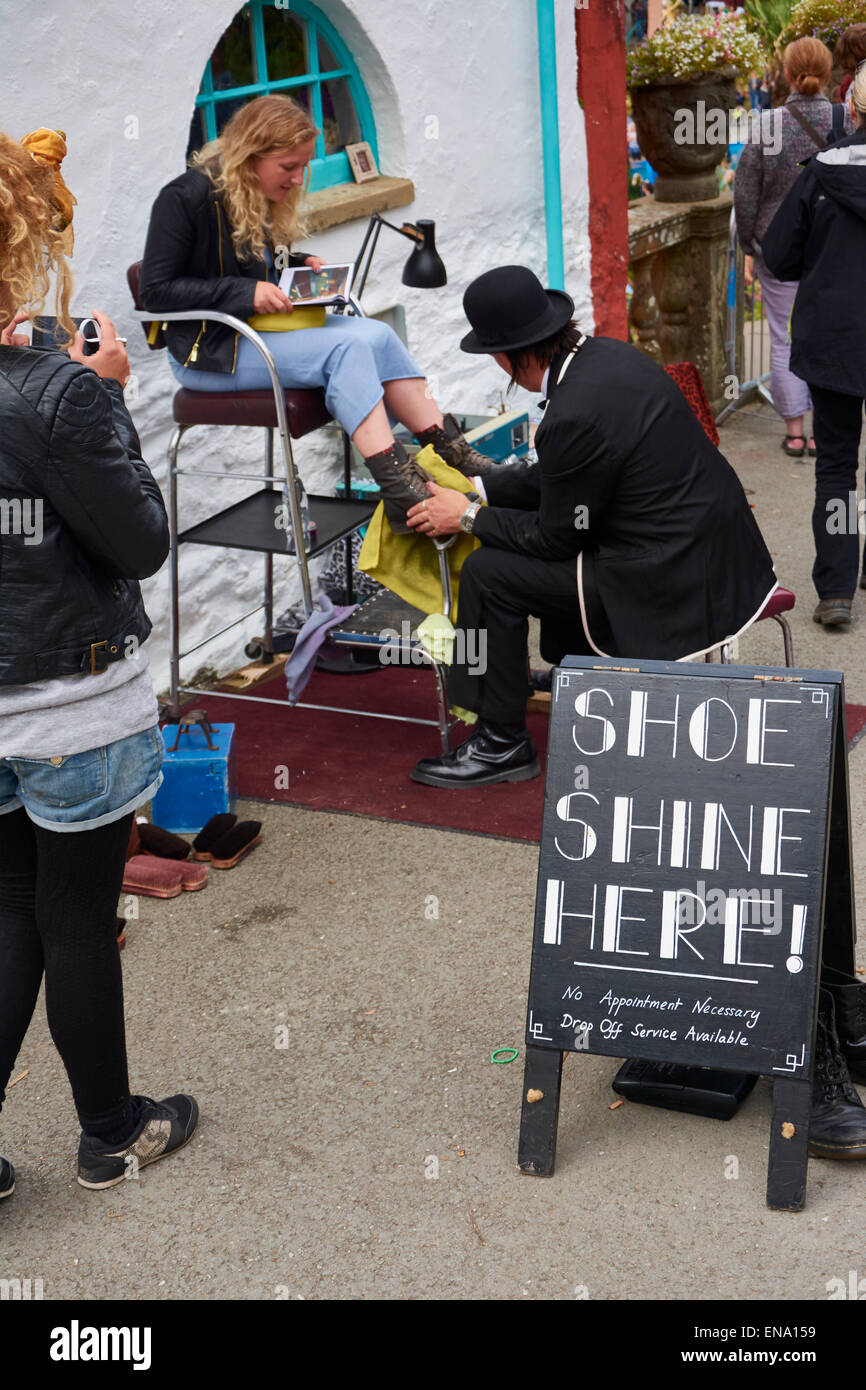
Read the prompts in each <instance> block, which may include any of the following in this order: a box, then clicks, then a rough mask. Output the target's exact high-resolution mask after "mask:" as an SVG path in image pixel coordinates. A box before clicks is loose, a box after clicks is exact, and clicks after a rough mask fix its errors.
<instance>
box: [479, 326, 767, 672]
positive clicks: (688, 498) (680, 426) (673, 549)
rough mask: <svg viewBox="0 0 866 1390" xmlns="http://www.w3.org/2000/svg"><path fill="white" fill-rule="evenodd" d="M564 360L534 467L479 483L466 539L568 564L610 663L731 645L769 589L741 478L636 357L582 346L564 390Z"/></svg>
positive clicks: (608, 347) (664, 379) (589, 343)
mask: <svg viewBox="0 0 866 1390" xmlns="http://www.w3.org/2000/svg"><path fill="white" fill-rule="evenodd" d="M564 360H565V359H564V358H559V359H558V360H554V362H553V363H551V369H550V376H549V378H548V406H547V410H546V412H545V416H544V419H543V421H542V423H541V425H540V426H539V428H538V431H537V433H536V437H535V445H536V450H537V452H538V463H537V464H532V465H524V466H513V467H509V468H504V469H502V470H501V474H494V476H493V477H492V478H491V480H490V482H489V483H487V481H486V480H485V486H486V490H487V496H488V502H489V503H490V505H489V506H487V507H484V508H482V510H481V511H480V512H479V514H478V516H477V517H476V519H475V525H474V527H473V531H474V534H475V535H476V536H478V537H479V538H480V540H481V541H482V542H483V543H484V544H485V545H492V546H497V547H499V548H500V549H503V550H510V551H514V552H516V553H517V554H521V555H533V556H536V557H539V558H542V559H547V560H557V559H559V560H567V559H569V558H571V557H572V556H573V557H574V558H575V562H576V564H577V580H578V588H579V591H580V594H581V601H582V602H583V596H584V595H585V592H586V589H587V587H589V586H590V585H589V581H590V580H591V581H592V583H591V587H592V588H593V589H594V590H595V593H596V594H597V596H598V599H599V600H600V602H601V604H602V605H603V608H604V612H605V617H606V619H607V623H608V625H609V628H610V632H611V634H612V638H613V642H612V648H611V650H610V651H609V652H608V653H607V654H609V655H615V656H630V657H645V658H656V659H659V660H680V659H682V658H683V657H687V656H691V655H697V654H699V653H702V652H703V651H705V650H707V649H708V648H710V647H712V646H715V645H717V644H718V643H719V642H721V641H723V640H724V639H725V638H726V637H731V636H734V635H735V634H736V633H737V632H739V631H740V630H741V629H742V628H743V627H745V626H746V625H747V624H748V623H749V622H750V621H751V620H752V619H753V618H754V617H755V616H756V615H757V613H758V612H759V611H760V609H761V608H762V606H763V604H764V603H765V601H766V599H767V598H768V597H769V595H770V594H771V593H772V591H773V589H774V588H775V586H776V582H777V581H776V576H775V573H774V571H773V563H772V560H771V559H770V554H769V551H768V550H767V547H766V545H765V544H764V540H763V537H762V536H761V533H760V531H759V530H758V527H757V525H756V523H755V519H754V517H753V516H752V512H751V509H750V507H749V504H748V502H747V501H746V497H745V494H744V492H743V488H742V484H741V483H740V481H739V479H738V477H737V475H736V473H735V472H734V470H733V469H732V468H731V466H730V464H729V463H728V461H727V460H726V459H725V458H724V457H723V456H722V454H720V453H719V451H718V449H716V448H715V447H714V445H713V444H711V443H710V441H709V439H708V438H707V436H706V435H705V433H704V431H703V429H702V428H701V426H700V424H699V423H698V420H697V419H696V417H695V415H694V414H693V412H692V410H691V408H690V407H689V405H688V403H687V402H686V399H685V397H684V396H683V394H682V392H681V391H680V389H679V387H678V386H677V385H676V383H675V382H674V381H672V380H671V378H670V377H669V376H668V375H667V373H666V372H665V371H664V370H663V369H662V368H661V367H659V366H657V365H656V364H655V363H654V362H652V361H651V360H650V359H649V358H648V357H647V356H646V355H645V354H644V353H642V352H640V351H639V350H638V349H637V348H633V347H631V346H629V345H628V344H627V343H621V342H618V341H617V340H616V339H613V338H587V339H586V341H585V342H584V344H583V347H582V348H581V349H580V351H579V352H578V354H577V356H576V357H574V358H572V360H571V362H570V363H569V365H568V367H567V368H566V372H565V375H564V376H563V378H562V380H561V381H559V380H558V378H559V373H560V371H561V369H562V366H563V363H564ZM588 568H591V571H592V573H591V575H589V574H587V569H588ZM585 625H586V622H585ZM588 626H589V636H590V638H591V639H592V637H593V632H592V626H593V624H592V618H591V616H590V619H589V624H588ZM595 645H596V646H598V643H596V644H595Z"/></svg>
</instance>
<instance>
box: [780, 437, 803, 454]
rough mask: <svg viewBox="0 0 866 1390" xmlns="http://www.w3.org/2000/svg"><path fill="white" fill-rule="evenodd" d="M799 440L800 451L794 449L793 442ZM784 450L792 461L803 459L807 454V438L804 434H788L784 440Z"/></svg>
mask: <svg viewBox="0 0 866 1390" xmlns="http://www.w3.org/2000/svg"><path fill="white" fill-rule="evenodd" d="M795 439H799V441H800V447H799V449H796V448H794V446H793V441H794V440H795ZM782 448H783V449H784V451H785V453H786V454H788V455H789V457H790V458H792V459H801V458H802V457H803V455H804V454H805V452H806V436H805V435H803V434H786V435H785V438H784V439H783V440H782Z"/></svg>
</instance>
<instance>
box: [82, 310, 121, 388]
mask: <svg viewBox="0 0 866 1390" xmlns="http://www.w3.org/2000/svg"><path fill="white" fill-rule="evenodd" d="M91 317H92V318H95V319H96V322H97V323H98V324H99V330H100V333H101V334H102V338H101V341H100V344H99V347H98V348H97V349H96V352H94V353H91V355H90V356H89V357H85V355H84V339H83V337H82V336H81V334H80V333H76V335H75V341H74V342H73V344H72V347H70V348H68V349H67V351H68V353H69V356H70V357H71V359H72V361H73V362H80V363H81V365H82V366H83V367H90V368H92V370H93V371H94V372H96V375H97V376H101V377H102V378H103V379H104V380H110V381H119V382H120V385H121V386H125V385H126V383H127V381H128V380H129V358H128V357H127V355H126V348H125V347H124V345H123V343H122V342H120V340H119V339H118V336H117V332H116V330H115V327H114V324H113V323H112V322H111V319H110V318H109V317H108V315H107V314H103V313H100V311H99V310H98V309H94V311H93V314H92V315H91Z"/></svg>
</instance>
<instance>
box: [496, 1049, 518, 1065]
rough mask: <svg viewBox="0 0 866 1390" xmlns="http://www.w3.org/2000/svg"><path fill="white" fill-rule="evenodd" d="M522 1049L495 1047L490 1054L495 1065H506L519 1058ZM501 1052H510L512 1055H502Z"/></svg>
mask: <svg viewBox="0 0 866 1390" xmlns="http://www.w3.org/2000/svg"><path fill="white" fill-rule="evenodd" d="M519 1051H520V1049H519V1048H517V1047H494V1049H493V1051H492V1052H491V1054H490V1060H491V1062H492V1063H493V1065H494V1066H495V1067H505V1066H507V1065H508V1063H509V1062H514V1061H515V1060H516V1059H517V1056H518V1054H519ZM500 1052H510V1053H511V1056H510V1057H500V1055H499V1054H500Z"/></svg>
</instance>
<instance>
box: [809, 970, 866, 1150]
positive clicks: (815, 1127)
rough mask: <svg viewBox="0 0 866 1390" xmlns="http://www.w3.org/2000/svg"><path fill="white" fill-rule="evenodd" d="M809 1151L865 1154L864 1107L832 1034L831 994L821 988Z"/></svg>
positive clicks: (834, 1030)
mask: <svg viewBox="0 0 866 1390" xmlns="http://www.w3.org/2000/svg"><path fill="white" fill-rule="evenodd" d="M809 1153H810V1154H811V1155H812V1157H813V1158H845V1159H850V1158H866V1108H864V1106H863V1102H862V1100H861V1099H860V1096H859V1095H858V1093H857V1091H856V1089H855V1088H854V1086H853V1085H852V1084H851V1077H850V1076H849V1074H848V1067H847V1065H846V1062H845V1058H844V1056H843V1054H842V1049H841V1048H840V1046H839V1039H838V1037H837V1035H836V1024H835V1017H834V1008H833V996H832V995H831V994H828V992H827V990H825V989H822V990H821V994H820V1002H819V1007H818V1037H817V1045H816V1050H815V1075H814V1079H813V1081H812V1113H811V1118H810V1120H809Z"/></svg>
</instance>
